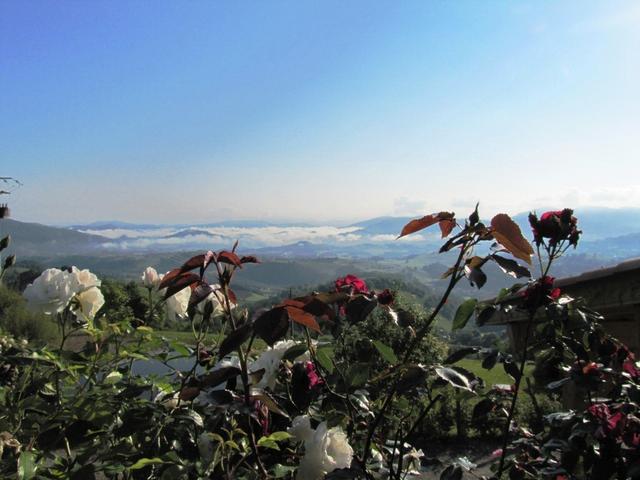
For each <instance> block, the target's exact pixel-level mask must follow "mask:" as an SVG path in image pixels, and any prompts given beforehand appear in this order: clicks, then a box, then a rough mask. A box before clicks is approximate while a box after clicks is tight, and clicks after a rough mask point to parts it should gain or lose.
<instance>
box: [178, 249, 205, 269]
mask: <svg viewBox="0 0 640 480" xmlns="http://www.w3.org/2000/svg"><path fill="white" fill-rule="evenodd" d="M205 257H206V254H204V253H202V254H200V255H196V256H195V257H191V258H190V259H189V260H187V261H186V262H184V263H183V264H182V266H181V267H180V271H181V272H188V271H189V270H193V269H194V268H200V267H202V266H203V265H204V260H205Z"/></svg>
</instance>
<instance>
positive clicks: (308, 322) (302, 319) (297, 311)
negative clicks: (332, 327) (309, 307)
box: [284, 305, 320, 333]
mask: <svg viewBox="0 0 640 480" xmlns="http://www.w3.org/2000/svg"><path fill="white" fill-rule="evenodd" d="M284 308H285V310H286V311H287V313H288V314H289V318H290V319H291V320H293V321H294V322H296V323H299V324H300V325H304V326H305V327H307V328H310V329H311V330H315V331H316V332H318V333H320V325H318V322H317V321H316V317H314V316H313V315H311V314H310V313H307V312H305V311H304V310H302V309H301V308H297V307H294V306H291V305H288V306H285V307H284Z"/></svg>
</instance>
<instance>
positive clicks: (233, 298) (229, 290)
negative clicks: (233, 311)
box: [227, 287, 238, 304]
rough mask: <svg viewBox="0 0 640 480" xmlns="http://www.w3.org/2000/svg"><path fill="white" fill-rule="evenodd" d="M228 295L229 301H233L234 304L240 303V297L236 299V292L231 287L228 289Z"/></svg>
mask: <svg viewBox="0 0 640 480" xmlns="http://www.w3.org/2000/svg"><path fill="white" fill-rule="evenodd" d="M227 295H229V300H231V302H232V303H236V304H237V303H238V297H236V294H235V292H234V291H233V290H231V289H230V288H229V287H227Z"/></svg>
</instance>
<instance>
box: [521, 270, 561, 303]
mask: <svg viewBox="0 0 640 480" xmlns="http://www.w3.org/2000/svg"><path fill="white" fill-rule="evenodd" d="M554 282H555V278H553V277H550V276H548V275H547V276H544V277H542V278H541V279H539V280H537V281H535V282H533V283H532V284H530V285H529V286H528V287H527V289H526V290H525V291H524V292H522V297H523V299H524V301H523V304H524V307H525V308H527V309H528V310H536V309H537V308H538V307H540V306H542V305H547V304H549V303H551V302H553V301H556V300H557V299H558V298H560V295H561V294H562V292H561V291H560V289H559V288H554V287H553V283H554Z"/></svg>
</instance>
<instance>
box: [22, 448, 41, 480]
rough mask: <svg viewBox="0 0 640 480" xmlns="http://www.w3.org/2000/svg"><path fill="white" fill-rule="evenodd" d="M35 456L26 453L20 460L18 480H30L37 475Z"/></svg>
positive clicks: (23, 453)
mask: <svg viewBox="0 0 640 480" xmlns="http://www.w3.org/2000/svg"><path fill="white" fill-rule="evenodd" d="M36 468H37V467H36V462H35V455H34V454H33V453H31V452H30V451H24V452H22V453H21V454H20V458H18V480H30V479H31V478H33V477H35V475H36Z"/></svg>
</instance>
